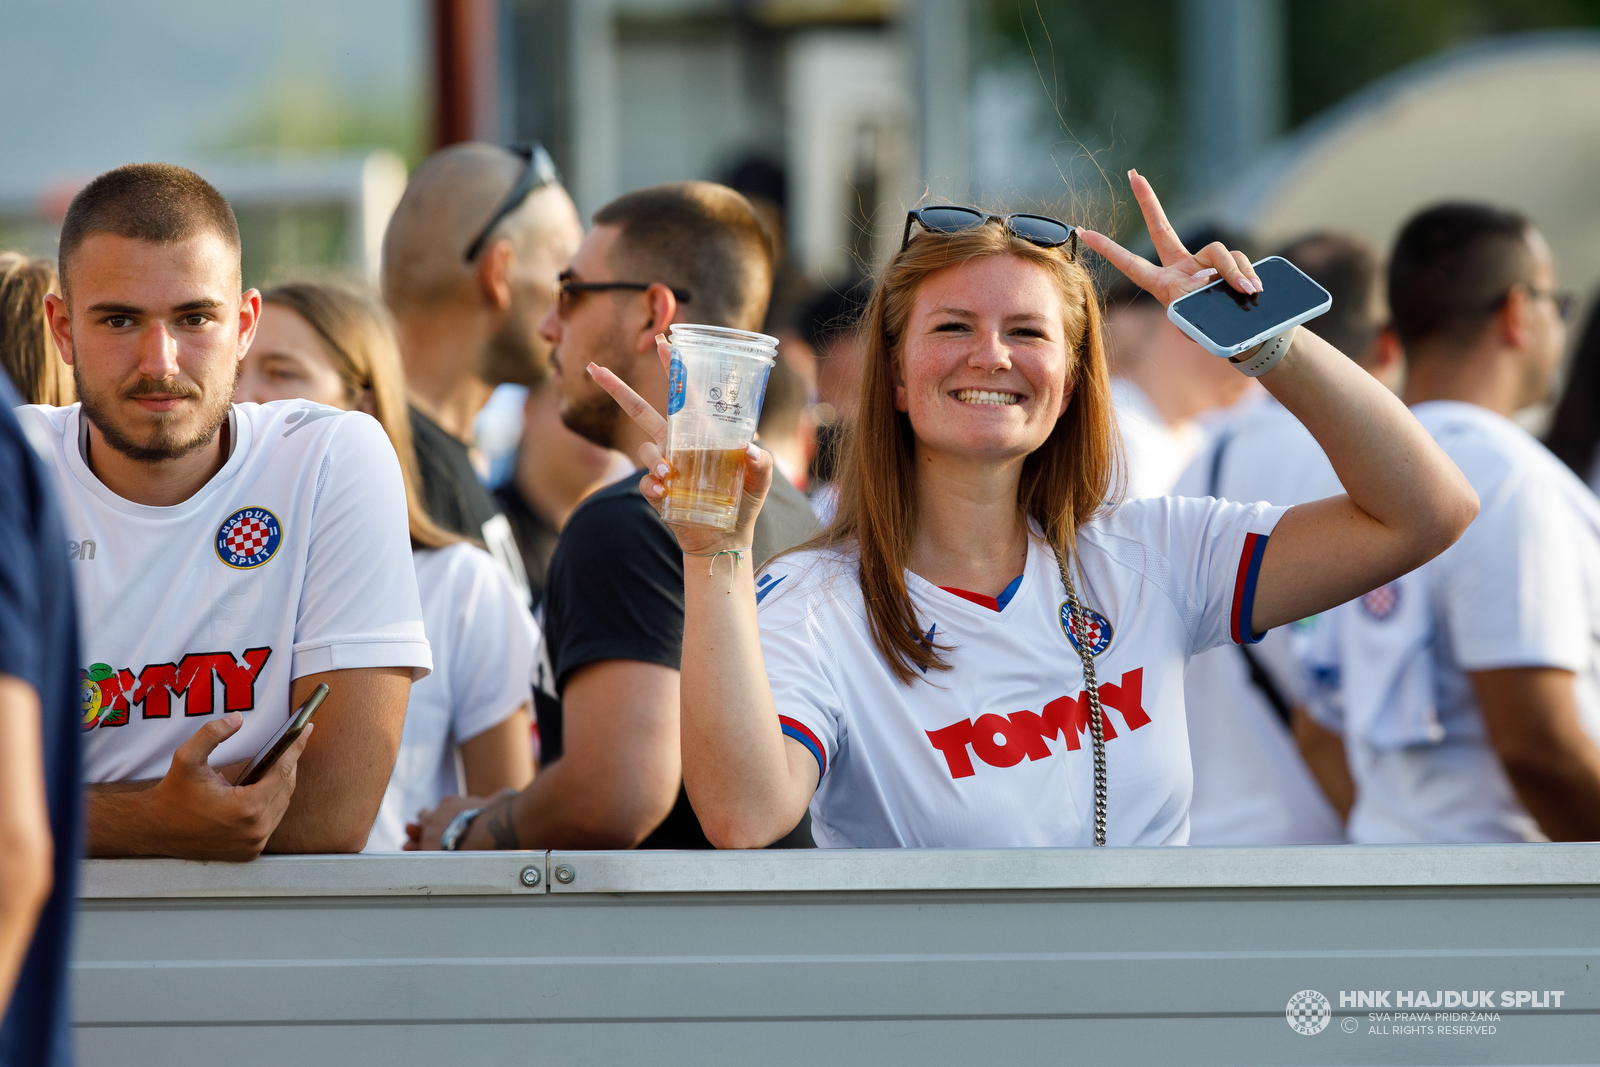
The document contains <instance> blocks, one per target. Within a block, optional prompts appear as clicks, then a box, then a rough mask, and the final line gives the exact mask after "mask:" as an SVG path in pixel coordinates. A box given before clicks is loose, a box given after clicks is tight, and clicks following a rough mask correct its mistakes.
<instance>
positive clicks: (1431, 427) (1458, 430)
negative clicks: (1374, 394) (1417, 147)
mask: <svg viewBox="0 0 1600 1067" xmlns="http://www.w3.org/2000/svg"><path fill="white" fill-rule="evenodd" d="M1556 290H1557V280H1556V269H1555V263H1554V261H1553V260H1552V257H1551V254H1550V248H1549V246H1548V245H1547V244H1546V243H1545V240H1544V238H1543V237H1542V236H1541V235H1540V233H1539V231H1538V230H1536V229H1535V228H1534V227H1533V226H1532V225H1531V224H1530V223H1529V222H1528V220H1527V219H1525V218H1523V217H1522V216H1520V215H1516V214H1512V213H1510V212H1506V211H1502V210H1498V209H1495V208H1492V207H1487V206H1483V205H1478V204H1443V205H1440V206H1437V207H1434V208H1430V209H1428V210H1426V211H1423V212H1421V213H1420V214H1418V215H1417V216H1416V217H1414V218H1413V219H1412V220H1411V221H1410V222H1408V223H1407V224H1406V226H1405V227H1404V229H1402V230H1401V232H1400V236H1399V238H1398V239H1397V241H1396V244H1395V249H1394V254H1393V257H1392V260H1391V262H1390V266H1389V307H1390V311H1391V313H1392V315H1393V317H1394V324H1395V328H1396V330H1397V331H1398V333H1399V336H1400V341H1401V343H1402V344H1403V345H1404V346H1405V351H1406V363H1407V379H1406V387H1405V393H1404V399H1405V401H1406V403H1407V404H1409V405H1410V406H1411V410H1412V412H1413V413H1414V414H1415V415H1416V416H1417V419H1418V420H1419V421H1420V422H1421V423H1422V424H1423V426H1424V427H1425V428H1426V429H1427V430H1428V432H1429V433H1431V434H1432V435H1433V437H1434V439H1435V440H1437V441H1438V442H1439V444H1440V446H1441V447H1442V448H1443V449H1444V450H1445V451H1446V453H1448V454H1449V456H1450V458H1451V459H1453V460H1454V461H1455V463H1456V464H1457V465H1458V466H1459V467H1460V468H1461V470H1462V472H1463V473H1464V474H1466V476H1467V478H1468V480H1469V481H1471V483H1472V485H1473V487H1474V488H1475V489H1476V490H1477V492H1478V497H1479V499H1480V500H1481V501H1482V503H1483V506H1482V511H1481V512H1480V513H1479V515H1478V517H1477V519H1476V520H1475V521H1474V522H1473V523H1472V525H1471V526H1470V527H1469V528H1468V530H1467V532H1466V534H1465V535H1463V536H1462V538H1461V540H1460V541H1458V542H1457V543H1456V544H1455V545H1454V546H1452V547H1451V548H1449V549H1448V550H1446V551H1445V552H1444V553H1442V554H1441V555H1440V556H1439V557H1438V558H1436V559H1434V560H1433V561H1431V562H1429V563H1428V564H1426V565H1425V566H1423V567H1421V568H1419V569H1418V570H1416V571H1414V572H1412V573H1411V574H1408V575H1405V576H1404V577H1402V578H1400V579H1399V580H1397V581H1395V582H1391V583H1390V584H1388V585H1386V586H1384V587H1383V588H1381V589H1377V590H1374V591H1373V592H1371V593H1368V594H1367V595H1366V596H1364V597H1361V598H1360V599H1358V600H1356V601H1354V602H1353V603H1351V604H1346V605H1343V606H1342V607H1341V608H1339V609H1337V612H1336V617H1337V623H1336V625H1335V627H1334V628H1333V631H1332V634H1333V637H1334V638H1335V641H1334V645H1335V647H1336V648H1337V653H1336V656H1335V657H1330V658H1333V659H1334V660H1335V664H1336V667H1337V669H1336V671H1322V672H1318V673H1319V676H1320V677H1322V678H1324V679H1326V680H1329V681H1332V680H1333V679H1335V678H1336V679H1337V680H1338V683H1339V686H1338V689H1337V699H1336V700H1333V701H1327V702H1323V701H1317V702H1314V704H1313V706H1314V707H1321V709H1322V713H1323V714H1324V716H1325V717H1326V718H1327V719H1328V721H1329V722H1330V723H1332V724H1334V725H1337V726H1339V727H1340V728H1341V729H1342V731H1343V734H1344V742H1345V748H1346V750H1347V752H1348V753H1349V760H1350V768H1351V773H1352V775H1353V776H1354V779H1355V783H1356V801H1355V807H1354V809H1353V810H1352V812H1351V816H1350V822H1349V831H1350V837H1351V839H1352V840H1354V841H1360V842H1395V841H1521V840H1537V839H1540V838H1545V837H1547V838H1551V839H1555V840H1594V839H1597V838H1600V744H1597V743H1596V742H1597V739H1600V646H1597V645H1596V643H1595V638H1594V635H1595V634H1596V633H1597V632H1600V503H1597V502H1596V500H1595V497H1594V495H1593V494H1592V493H1591V492H1590V491H1589V490H1588V488H1587V487H1586V486H1584V485H1583V483H1582V482H1580V481H1579V480H1578V479H1577V478H1576V477H1575V476H1574V475H1573V474H1572V472H1571V471H1570V470H1568V469H1567V468H1566V466H1565V465H1563V464H1562V463H1561V462H1560V461H1559V460H1557V459H1556V458H1555V457H1554V456H1552V455H1551V454H1550V453H1549V452H1548V451H1546V450H1545V448H1544V447H1543V446H1542V445H1540V444H1539V443H1538V442H1537V441H1535V440H1534V439H1533V438H1532V437H1530V436H1529V435H1528V434H1527V433H1525V432H1524V431H1523V430H1522V429H1521V428H1519V427H1518V426H1517V425H1516V424H1515V423H1513V422H1512V421H1511V420H1510V417H1509V416H1510V415H1511V413H1512V412H1514V411H1516V410H1518V409H1519V408H1523V407H1526V406H1527V405H1529V404H1533V403H1536V402H1538V401H1540V400H1543V399H1545V398H1546V397H1547V396H1548V395H1549V393H1550V389H1551V384H1552V382H1553V379H1554V376H1555V372H1556V367H1557V365H1558V362H1559V360H1560V358H1561V352H1562V348H1563V345H1564V341H1565V337H1566V331H1565V328H1564V327H1563V325H1562V319H1563V317H1564V313H1565V311H1566V310H1567V309H1568V307H1569V303H1570V302H1569V300H1568V298H1566V297H1565V296H1563V295H1562V294H1560V293H1558V292H1557V291H1556Z"/></svg>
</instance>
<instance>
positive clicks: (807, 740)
mask: <svg viewBox="0 0 1600 1067" xmlns="http://www.w3.org/2000/svg"><path fill="white" fill-rule="evenodd" d="M778 724H779V725H780V726H782V727H783V733H784V736H785V737H792V738H794V739H795V740H796V741H798V742H800V743H801V744H802V745H804V746H806V748H808V749H810V750H811V754H812V755H813V756H815V757H816V759H817V777H819V778H820V777H822V776H823V775H824V774H827V773H828V757H827V754H826V753H824V752H823V751H822V742H821V741H818V740H817V735H816V734H814V733H812V732H811V731H810V730H808V729H807V728H806V725H805V724H804V723H802V722H800V721H799V720H797V719H791V718H789V716H787V715H779V716H778Z"/></svg>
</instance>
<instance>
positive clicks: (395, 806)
mask: <svg viewBox="0 0 1600 1067" xmlns="http://www.w3.org/2000/svg"><path fill="white" fill-rule="evenodd" d="M415 559H416V565H417V590H418V592H419V593H420V594H421V595H422V621H423V624H424V625H425V626H426V627H427V631H428V645H429V648H430V649H431V650H432V652H433V673H432V674H430V675H428V676H427V677H426V678H424V679H422V680H421V681H419V682H417V683H416V684H415V685H413V686H412V687H411V699H410V700H409V701H408V702H407V703H406V728H405V731H404V732H403V733H402V734H401V735H400V751H399V754H398V755H397V756H396V757H395V761H394V774H393V775H391V776H390V777H389V787H388V789H386V790H384V794H383V803H382V804H380V805H379V806H378V818H377V820H376V821H375V822H374V823H373V824H372V832H371V833H370V834H368V835H367V844H366V847H365V848H363V849H362V851H363V852H398V851H400V847H401V846H402V845H403V844H404V843H405V840H406V823H408V822H411V821H413V820H414V819H416V817H417V812H419V811H421V810H422V809H423V808H431V807H435V806H436V805H438V803H439V801H440V800H441V799H443V798H444V797H446V796H448V795H450V794H452V793H461V792H464V791H465V788H466V781H465V779H464V778H463V777H462V774H461V772H460V768H459V766H458V763H459V761H458V760H457V758H456V753H457V750H458V749H459V747H460V746H461V744H462V742H464V741H470V740H472V739H473V738H474V737H477V736H478V735H479V734H481V733H483V732H484V731H485V730H488V729H490V728H491V727H495V726H499V725H500V724H501V723H502V722H504V721H505V720H506V719H507V718H508V717H509V716H510V715H511V714H512V712H514V711H516V710H517V709H518V708H520V707H522V706H523V705H524V704H528V705H530V707H531V704H532V701H533V656H534V649H535V648H536V647H538V643H539V637H538V634H539V631H538V627H537V626H535V625H534V621H533V616H532V615H530V614H529V613H528V609H527V608H526V607H525V606H524V605H523V603H522V595H521V594H520V593H519V592H518V591H517V590H516V589H515V588H514V587H513V586H512V584H511V582H510V581H508V580H507V578H506V574H505V571H504V570H503V569H502V568H501V567H500V565H499V563H498V561H497V560H495V558H494V557H493V556H491V555H489V553H487V552H485V551H484V550H483V549H481V548H478V547H476V546H474V545H470V544H467V543H466V542H461V543H459V544H454V545H448V546H446V547H444V548H430V549H421V550H419V551H418V552H416V553H415ZM522 740H523V743H524V744H526V745H528V746H529V748H530V749H531V748H532V747H533V734H532V732H531V731H530V732H529V733H528V734H527V735H525V736H524V738H523V739H522Z"/></svg>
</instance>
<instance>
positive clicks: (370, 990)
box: [75, 845, 1600, 1067]
mask: <svg viewBox="0 0 1600 1067" xmlns="http://www.w3.org/2000/svg"><path fill="white" fill-rule="evenodd" d="M529 867H532V868H534V869H535V870H536V871H538V872H539V874H540V878H539V884H538V886H536V887H534V888H529V887H527V886H526V885H524V884H523V881H522V879H523V873H522V872H523V871H524V870H525V869H527V868H529ZM563 868H566V869H568V870H569V871H570V874H571V881H570V882H562V881H561V880H560V879H559V878H558V877H557V876H558V875H560V874H562V873H564V872H563ZM82 904H83V909H82V914H81V921H80V926H79V937H78V962H77V966H76V983H75V996H76V1003H77V1013H78V1018H79V1041H80V1049H81V1059H82V1062H83V1063H85V1064H100V1063H108V1064H109V1063H115V1064H118V1065H134V1064H145V1063H151V1064H156V1063H159V1064H162V1065H170V1064H173V1063H187V1062H198V1061H200V1060H202V1059H205V1060H210V1059H223V1060H226V1061H227V1062H229V1063H234V1064H239V1063H242V1064H255V1063H262V1064H265V1063H273V1064H281V1063H282V1062H283V1061H285V1060H298V1061H300V1062H303V1063H308V1064H317V1063H329V1062H348V1063H352V1064H360V1063H382V1064H384V1065H386V1067H392V1065H400V1064H428V1065H429V1067H438V1065H439V1064H441V1063H451V1064H453V1063H480V1062H495V1061H500V1060H504V1061H505V1062H522V1061H524V1060H528V1059H533V1060H540V1061H544V1060H552V1061H555V1062H564V1063H583V1064H587V1063H625V1062H633V1061H642V1062H647V1063H649V1064H650V1067H661V1065H669V1064H721V1063H729V1064H744V1063H763V1064H785V1063H807V1064H811V1063H815V1062H818V1061H819V1060H820V1061H823V1062H828V1061H833V1062H842V1063H874V1064H878V1063H888V1064H894V1063H908V1064H909V1063H915V1064H918V1065H926V1064H930V1063H957V1062H972V1061H987V1060H990V1059H994V1058H996V1057H1003V1058H1005V1059H1007V1060H1011V1061H1015V1062H1018V1063H1066V1062H1094V1063H1129V1064H1141V1065H1144V1064H1152V1063H1168V1062H1174V1063H1175V1062H1183V1063H1195V1064H1202V1063H1219V1064H1221V1063H1227V1064H1246V1063H1400V1062H1404V1063H1462V1062H1495V1063H1582V1062H1594V1061H1595V1059H1596V1052H1595V1050H1596V1049H1600V846H1573V845H1528V846H1435V847H1426V848H1355V847H1350V848H1303V849H1148V850H1132V849H1129V850H1121V849H1111V850H1105V851H1088V850H1071V851H1053V850H1051V851H1031V850H1019V851H1007V852H990V851H979V852H967V851H940V852H933V851H927V852H924V851H911V850H907V851H899V852H842V851H841V852H830V851H826V850H818V851H812V852H806V853H763V852H755V853H571V852H555V853H545V852H530V853H485V854H467V855H455V856H442V855H437V854H434V855H401V856H380V857H267V858H264V859H262V860H259V861H257V862H255V863H252V864H248V865H228V864H198V863H179V862H173V861H92V862H90V863H89V864H88V870H87V876H86V879H85V888H84V893H83V901H82ZM1302 990H1315V991H1318V992H1319V993H1320V994H1321V995H1323V996H1325V997H1326V998H1327V999H1328V1000H1329V1002H1330V1011H1329V1019H1328V1024H1327V1025H1325V1026H1324V1027H1323V1028H1322V1029H1321V1030H1320V1031H1319V1032H1317V1033H1314V1034H1310V1035H1302V1034H1300V1033H1298V1032H1296V1031H1295V1030H1294V1029H1293V1028H1291V1026H1290V1025H1289V1022H1288V1020H1287V1018H1286V1014H1285V1012H1286V1008H1287V1006H1288V1002H1289V1000H1290V999H1291V998H1292V997H1294V996H1296V994H1299V993H1300V992H1301V991H1302ZM1446 990H1449V991H1451V992H1452V993H1453V994H1455V995H1457V996H1459V994H1460V993H1461V992H1463V991H1464V992H1469V993H1471V994H1472V996H1473V998H1474V999H1476V998H1477V997H1478V995H1479V991H1493V995H1494V997H1495V998H1496V1004H1495V1007H1494V1008H1493V1009H1492V1010H1491V1011H1477V1012H1476V1013H1474V1012H1472V1011H1465V1010H1459V1009H1457V1010H1453V1011H1451V1012H1447V1013H1445V1014H1446V1015H1448V1016H1451V1018H1449V1019H1439V1018H1437V1016H1438V1014H1439V1013H1437V1012H1433V1011H1429V1010H1428V1009H1418V1010H1417V1011H1415V1012H1411V1013H1410V1014H1413V1015H1416V1016H1418V1017H1419V1019H1420V1017H1421V1016H1422V1015H1427V1016H1428V1017H1429V1020H1430V1021H1428V1022H1421V1021H1411V1020H1403V1021H1402V1020H1398V1019H1397V1018H1396V1016H1395V1014H1394V1012H1395V1009H1394V1005H1395V1003H1396V997H1397V996H1398V994H1399V993H1400V992H1406V993H1407V995H1408V998H1410V999H1412V1000H1413V1001H1414V1000H1415V996H1416V993H1417V992H1419V991H1421V992H1424V993H1425V994H1426V995H1427V996H1429V997H1431V996H1432V995H1433V994H1434V993H1435V992H1437V993H1439V994H1440V995H1441V996H1442V995H1443V991H1446ZM1518 991H1522V992H1524V993H1527V994H1529V996H1528V998H1527V1000H1526V1001H1524V1002H1522V1003H1520V1004H1519V1003H1517V1000H1516V993H1517V992H1518ZM1555 991H1559V992H1560V996H1559V997H1555V996H1554V995H1553V993H1554V992H1555ZM1361 993H1365V994H1368V995H1369V996H1371V997H1372V998H1373V999H1376V994H1379V993H1382V994H1383V995H1384V996H1385V997H1386V998H1387V1002H1388V1005H1389V1008H1388V1010H1387V1011H1378V1010H1372V1009H1369V1008H1367V1006H1366V1005H1365V1003H1362V1004H1360V1006H1359V1007H1358V1006H1357V997H1358V994H1361ZM1505 993H1510V994H1511V995H1512V1000H1511V1002H1510V1006H1508V1007H1501V1006H1500V1005H1499V998H1501V996H1502V995H1503V994H1505ZM1342 994H1343V995H1345V997H1346V999H1347V1000H1348V1003H1347V1004H1345V1005H1343V1006H1341V995H1342ZM1558 1001H1559V1007H1558V1006H1556V1005H1557V1002H1558ZM1541 1003H1542V1004H1543V1005H1546V1006H1543V1007H1541V1006H1538V1005H1540V1004H1541ZM1380 1016H1382V1018H1380ZM1491 1016H1492V1021H1491V1020H1490V1017H1491ZM1479 1017H1481V1020H1482V1021H1480V1018H1479ZM1400 1027H1414V1028H1416V1029H1415V1031H1414V1032H1411V1031H1406V1032H1399V1031H1397V1029H1396V1028H1400ZM1424 1027H1426V1028H1428V1030H1429V1032H1428V1033H1423V1032H1422V1028H1424ZM1448 1027H1453V1028H1455V1029H1454V1030H1448V1031H1447V1030H1446V1029H1445V1028H1448ZM1490 1028H1492V1032H1491V1030H1490Z"/></svg>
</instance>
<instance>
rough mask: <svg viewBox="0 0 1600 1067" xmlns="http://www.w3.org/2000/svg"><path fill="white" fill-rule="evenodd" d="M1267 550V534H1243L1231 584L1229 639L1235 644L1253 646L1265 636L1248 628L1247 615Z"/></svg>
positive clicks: (1252, 603)
mask: <svg viewBox="0 0 1600 1067" xmlns="http://www.w3.org/2000/svg"><path fill="white" fill-rule="evenodd" d="M1266 550H1267V535H1266V534H1256V533H1253V534H1246V535H1245V538H1244V551H1243V552H1241V553H1240V554H1239V573H1238V575H1237V577H1235V579H1234V583H1233V613H1232V615H1231V617H1230V619H1229V631H1230V633H1229V636H1231V637H1232V638H1233V643H1234V644H1236V645H1253V644H1256V643H1257V642H1259V641H1260V640H1261V639H1262V638H1263V637H1265V636H1267V635H1266V634H1265V633H1259V634H1258V633H1253V632H1252V631H1251V629H1250V612H1251V609H1253V608H1254V607H1255V601H1256V578H1257V576H1258V575H1259V574H1260V573H1261V557H1262V555H1263V554H1264V553H1265V552H1266Z"/></svg>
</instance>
